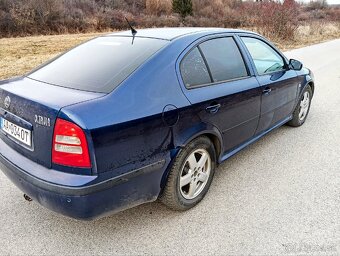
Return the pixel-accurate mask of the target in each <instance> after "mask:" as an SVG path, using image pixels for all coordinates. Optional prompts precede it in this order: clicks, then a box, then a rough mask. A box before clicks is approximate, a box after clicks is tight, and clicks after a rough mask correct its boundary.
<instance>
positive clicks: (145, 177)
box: [0, 152, 167, 220]
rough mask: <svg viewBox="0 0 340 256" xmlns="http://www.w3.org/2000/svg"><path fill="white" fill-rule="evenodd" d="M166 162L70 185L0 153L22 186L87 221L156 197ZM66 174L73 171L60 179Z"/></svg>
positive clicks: (49, 205) (60, 210)
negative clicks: (48, 178) (40, 174)
mask: <svg viewBox="0 0 340 256" xmlns="http://www.w3.org/2000/svg"><path fill="white" fill-rule="evenodd" d="M166 162H167V161H166V160H161V161H158V162H156V163H153V164H150V165H147V166H145V167H143V168H140V169H137V170H133V171H130V172H128V173H125V174H123V175H120V176H116V177H114V178H109V179H106V180H103V181H99V182H95V181H93V180H92V181H91V182H89V183H90V184H82V185H81V186H68V185H63V184H60V183H59V184H56V183H53V182H51V181H46V180H43V179H40V178H37V177H35V176H33V175H32V174H30V173H29V172H27V171H25V170H23V169H22V168H20V167H18V166H17V165H16V164H15V163H13V162H12V161H10V160H9V159H7V158H6V157H5V156H4V155H3V154H2V152H0V169H1V170H2V171H3V172H4V173H5V174H6V176H7V177H8V178H9V179H10V180H11V181H12V182H13V183H14V184H15V185H16V186H17V187H18V188H19V189H21V190H22V191H23V192H24V193H26V194H27V195H29V196H30V197H31V198H33V199H34V200H36V201H37V202H39V203H40V204H41V205H43V206H45V207H46V208H48V209H50V210H52V211H55V212H58V213H60V214H63V215H66V216H69V217H72V218H76V219H83V220H90V219H95V218H99V217H102V216H105V215H108V214H110V213H114V212H118V211H121V210H124V209H127V208H131V207H133V206H136V205H139V204H142V203H145V202H150V201H154V200H156V199H157V197H158V195H159V193H160V190H161V188H160V184H161V180H162V176H163V173H164V170H165V166H166V164H165V163H166ZM63 175H65V177H67V179H69V174H66V173H65V174H64V173H59V181H60V180H63V178H62V177H60V176H63ZM67 179H65V183H68V182H69V181H66V180H67Z"/></svg>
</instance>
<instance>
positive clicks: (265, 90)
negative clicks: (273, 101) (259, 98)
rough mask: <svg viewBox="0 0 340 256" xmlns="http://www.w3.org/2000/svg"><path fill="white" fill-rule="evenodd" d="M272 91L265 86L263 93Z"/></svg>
mask: <svg viewBox="0 0 340 256" xmlns="http://www.w3.org/2000/svg"><path fill="white" fill-rule="evenodd" d="M271 91H272V89H271V88H269V87H266V88H264V90H263V91H262V93H263V94H269V93H270V92H271Z"/></svg>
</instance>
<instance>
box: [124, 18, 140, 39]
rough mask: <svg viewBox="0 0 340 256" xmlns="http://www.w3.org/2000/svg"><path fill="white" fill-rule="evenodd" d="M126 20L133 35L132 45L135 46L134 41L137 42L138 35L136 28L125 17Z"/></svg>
mask: <svg viewBox="0 0 340 256" xmlns="http://www.w3.org/2000/svg"><path fill="white" fill-rule="evenodd" d="M125 20H126V22H127V23H128V24H129V27H130V29H131V33H132V44H133V41H135V36H136V34H137V30H136V29H134V28H133V27H132V25H131V23H130V22H129V20H128V19H127V18H126V17H125Z"/></svg>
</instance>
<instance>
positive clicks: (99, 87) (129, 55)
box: [28, 37, 168, 93]
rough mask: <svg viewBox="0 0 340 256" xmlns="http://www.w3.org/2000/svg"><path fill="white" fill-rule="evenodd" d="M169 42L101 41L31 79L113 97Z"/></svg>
mask: <svg viewBox="0 0 340 256" xmlns="http://www.w3.org/2000/svg"><path fill="white" fill-rule="evenodd" d="M167 43H168V42H167V41H165V40H160V39H151V38H139V37H136V38H135V39H134V41H133V43H132V37H99V38H96V39H94V40H91V41H89V42H87V43H85V44H82V45H80V46H78V47H76V48H74V49H72V50H70V51H69V52H67V53H65V54H63V55H61V56H60V57H58V58H57V59H55V60H54V61H52V62H51V63H49V64H47V65H45V66H43V67H41V68H39V69H38V70H36V71H33V72H32V73H31V74H29V75H28V77H29V78H32V79H35V80H39V81H42V82H45V83H49V84H53V85H58V86H62V87H67V88H72V89H78V90H84V91H92V92H104V93H109V92H111V91H112V90H113V89H114V88H116V87H117V86H118V85H119V84H120V83H121V82H122V81H124V80H125V79H126V78H127V77H128V76H129V75H130V74H131V73H132V72H133V71H134V70H136V68H138V67H139V66H140V65H141V64H142V63H143V62H145V61H146V60H147V59H148V58H149V57H150V56H151V55H152V54H154V53H155V52H156V51H158V50H159V49H160V48H162V47H163V46H165V45H166V44H167Z"/></svg>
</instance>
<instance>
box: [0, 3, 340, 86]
mask: <svg viewBox="0 0 340 256" xmlns="http://www.w3.org/2000/svg"><path fill="white" fill-rule="evenodd" d="M125 17H126V18H127V19H129V21H130V22H131V23H132V24H133V25H134V26H135V27H137V28H143V27H174V26H194V27H197V26H202V27H229V28H242V29H247V30H252V31H256V32H259V33H261V34H263V35H264V36H266V37H268V38H269V39H271V40H272V41H274V42H275V43H276V44H277V45H278V47H279V48H280V49H281V50H288V49H292V48H298V47H302V46H305V45H310V44H314V43H318V42H322V41H326V40H330V39H334V38H340V6H330V5H327V2H326V0H314V1H312V2H311V3H310V4H307V5H302V4H298V3H297V2H295V1H294V0H284V1H281V2H279V1H276V0H272V1H267V0H257V1H241V0H209V1H207V0H25V1H22V0H0V79H4V78H8V77H12V76H15V75H21V74H24V73H26V72H28V71H29V70H31V69H32V68H34V67H36V66H37V65H39V64H41V63H43V62H45V61H46V60H48V59H50V58H52V57H54V56H55V55H57V54H59V53H61V52H63V51H65V50H67V49H69V48H71V47H72V46H74V45H76V44H78V43H81V42H83V41H85V40H88V39H90V38H92V37H95V36H98V35H99V34H100V33H107V32H109V31H116V30H122V29H128V25H127V22H126V20H125ZM42 35H45V36H42ZM46 35H47V36H46Z"/></svg>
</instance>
